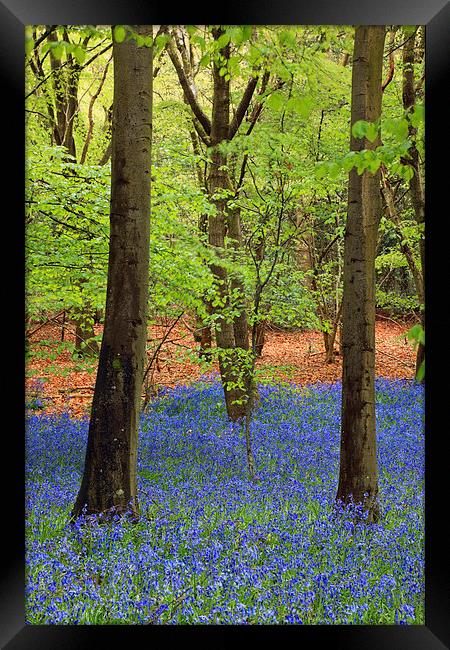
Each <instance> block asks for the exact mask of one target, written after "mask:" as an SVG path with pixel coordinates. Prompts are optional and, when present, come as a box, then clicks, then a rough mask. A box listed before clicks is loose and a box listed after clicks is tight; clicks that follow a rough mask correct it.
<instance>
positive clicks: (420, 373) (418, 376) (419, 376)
mask: <svg viewBox="0 0 450 650" xmlns="http://www.w3.org/2000/svg"><path fill="white" fill-rule="evenodd" d="M424 377H425V359H424V360H423V361H422V363H421V364H420V366H419V367H418V368H417V372H416V381H422V380H423V378H424Z"/></svg>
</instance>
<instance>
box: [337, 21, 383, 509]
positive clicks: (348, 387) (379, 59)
mask: <svg viewBox="0 0 450 650" xmlns="http://www.w3.org/2000/svg"><path fill="white" fill-rule="evenodd" d="M384 39H385V27H384V26H383V25H376V26H365V25H364V26H357V27H356V30H355V45H354V53H353V71H352V108H351V124H352V125H353V124H354V123H355V122H356V121H358V120H366V121H369V122H374V121H376V120H378V119H379V118H380V115H381V98H382V92H381V81H382V67H383V49H384ZM378 145H379V139H378V140H377V141H375V142H373V143H371V142H369V141H367V140H365V139H360V140H357V139H356V138H354V137H353V136H351V139H350V147H351V150H352V151H358V150H361V149H374V148H376V147H377V146H378ZM379 188H380V172H379V171H378V172H376V173H375V174H372V173H371V172H369V171H365V172H363V174H362V175H361V176H360V175H358V173H357V172H356V170H355V169H352V170H351V171H350V174H349V189H348V217H347V226H346V232H345V244H344V291H343V305H342V337H343V341H342V346H343V353H344V358H343V375H342V420H341V452H340V469H339V485H338V491H337V499H338V500H340V501H343V502H344V503H348V502H350V501H353V502H355V503H361V504H363V506H364V509H365V510H366V512H367V521H369V522H373V521H377V519H378V517H379V504H378V466H377V455H376V430H375V250H376V242H377V234H378V224H379V220H380V213H381V195H380V190H379Z"/></svg>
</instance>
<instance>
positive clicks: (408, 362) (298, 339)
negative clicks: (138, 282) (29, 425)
mask: <svg viewBox="0 0 450 650" xmlns="http://www.w3.org/2000/svg"><path fill="white" fill-rule="evenodd" d="M171 325H173V321H169V320H168V321H166V322H163V321H162V322H161V323H160V324H158V325H153V326H151V327H149V335H148V339H149V347H150V349H149V351H148V358H149V359H150V358H151V357H152V356H153V353H154V351H155V349H156V348H157V347H158V346H159V344H160V343H161V340H162V339H163V338H165V340H164V342H163V343H162V345H161V346H160V348H159V350H158V354H157V355H156V361H155V362H154V363H153V364H152V368H151V370H150V371H149V372H148V375H147V379H148V380H149V382H150V385H151V394H152V395H157V393H158V390H159V389H160V388H161V387H173V386H175V385H176V384H190V383H192V382H195V381H196V380H198V379H199V378H200V377H201V376H202V375H204V374H209V373H211V371H214V370H217V367H216V366H215V365H214V364H213V365H212V366H211V365H210V364H206V363H204V362H203V363H202V362H200V363H199V361H198V359H197V354H196V350H197V348H198V344H197V343H195V342H194V340H193V336H192V331H191V329H190V325H189V322H188V321H187V319H186V320H185V321H179V322H178V323H177V324H176V325H175V327H173V328H171ZM411 325H412V324H411V323H408V322H397V321H393V320H390V319H387V318H386V317H382V318H377V321H376V328H375V337H376V367H375V373H376V376H377V377H386V378H390V379H413V378H414V369H415V350H414V348H413V346H412V344H411V343H410V342H409V341H408V340H407V338H406V332H407V331H408V329H409V328H410V327H411ZM101 329H102V326H97V327H96V330H95V331H96V334H99V333H100V332H101ZM64 341H65V343H63V344H62V343H61V326H60V325H58V324H50V323H49V324H47V325H44V326H43V327H41V328H39V329H38V330H37V331H36V332H35V333H34V334H32V335H31V336H30V338H29V343H30V351H31V358H30V359H29V361H28V362H27V368H26V370H27V379H26V392H27V401H28V402H29V401H30V398H31V399H33V398H34V399H37V398H39V399H40V400H41V402H43V404H44V405H45V411H46V412H51V413H61V412H64V411H69V412H70V413H71V414H72V415H73V416H75V417H81V416H83V415H86V414H88V413H89V410H90V405H91V401H92V395H93V391H94V384H95V376H96V369H97V363H96V361H92V360H87V361H86V360H82V359H74V358H73V355H72V351H71V349H70V345H71V344H72V347H73V341H74V335H73V332H72V331H71V329H70V328H66V330H65V335H64ZM67 344H68V345H67ZM336 347H337V346H336ZM257 368H258V370H259V373H260V374H259V378H258V380H259V381H288V382H292V383H295V384H302V385H305V384H312V383H316V382H327V383H333V382H336V381H339V380H340V379H341V373H342V358H341V356H340V355H339V354H336V355H335V361H334V363H331V364H327V363H325V353H324V348H323V336H322V334H321V333H320V332H314V331H299V332H284V331H276V330H272V329H267V331H266V340H265V345H264V349H263V353H262V356H261V357H260V359H258V362H257ZM37 410H39V409H37Z"/></svg>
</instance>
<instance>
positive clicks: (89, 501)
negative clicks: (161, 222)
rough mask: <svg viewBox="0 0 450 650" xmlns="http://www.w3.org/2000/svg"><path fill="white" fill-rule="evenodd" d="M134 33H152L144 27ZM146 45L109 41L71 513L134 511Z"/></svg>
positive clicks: (143, 281)
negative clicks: (104, 226) (106, 228)
mask: <svg viewBox="0 0 450 650" xmlns="http://www.w3.org/2000/svg"><path fill="white" fill-rule="evenodd" d="M133 29H134V31H136V32H137V33H138V34H141V35H143V36H148V35H151V34H152V28H151V26H149V25H136V26H134V27H133ZM152 56H153V55H152V49H151V48H149V47H138V46H137V44H136V41H135V39H133V38H130V39H126V40H125V41H124V42H122V43H117V42H114V45H113V57H114V109H113V124H112V167H111V202H110V226H111V229H110V242H109V264H108V283H107V294H106V309H105V326H104V333H103V339H102V345H101V349H100V359H99V366H98V372H97V379H96V384H95V391H94V398H93V403H92V411H91V419H90V424H89V434H88V444H87V451H86V460H85V467H84V474H83V479H82V483H81V487H80V491H79V493H78V497H77V500H76V503H75V506H74V508H73V511H72V517H77V516H78V515H79V514H80V513H81V512H82V511H83V508H84V507H85V508H86V512H87V513H88V514H89V513H98V512H103V513H119V514H120V513H124V512H131V513H132V514H133V515H135V516H137V515H138V497H137V485H136V468H137V439H138V435H137V430H138V420H139V410H140V403H141V392H142V380H143V373H144V360H145V343H146V335H147V299H148V296H147V292H148V268H149V233H150V156H151V136H152V60H153V59H152Z"/></svg>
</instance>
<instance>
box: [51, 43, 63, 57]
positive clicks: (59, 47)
mask: <svg viewBox="0 0 450 650" xmlns="http://www.w3.org/2000/svg"><path fill="white" fill-rule="evenodd" d="M63 52H64V46H63V44H62V43H57V44H56V45H55V47H53V48H52V55H53V56H54V57H55V59H57V60H58V61H59V60H60V59H61V57H62V55H63Z"/></svg>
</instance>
